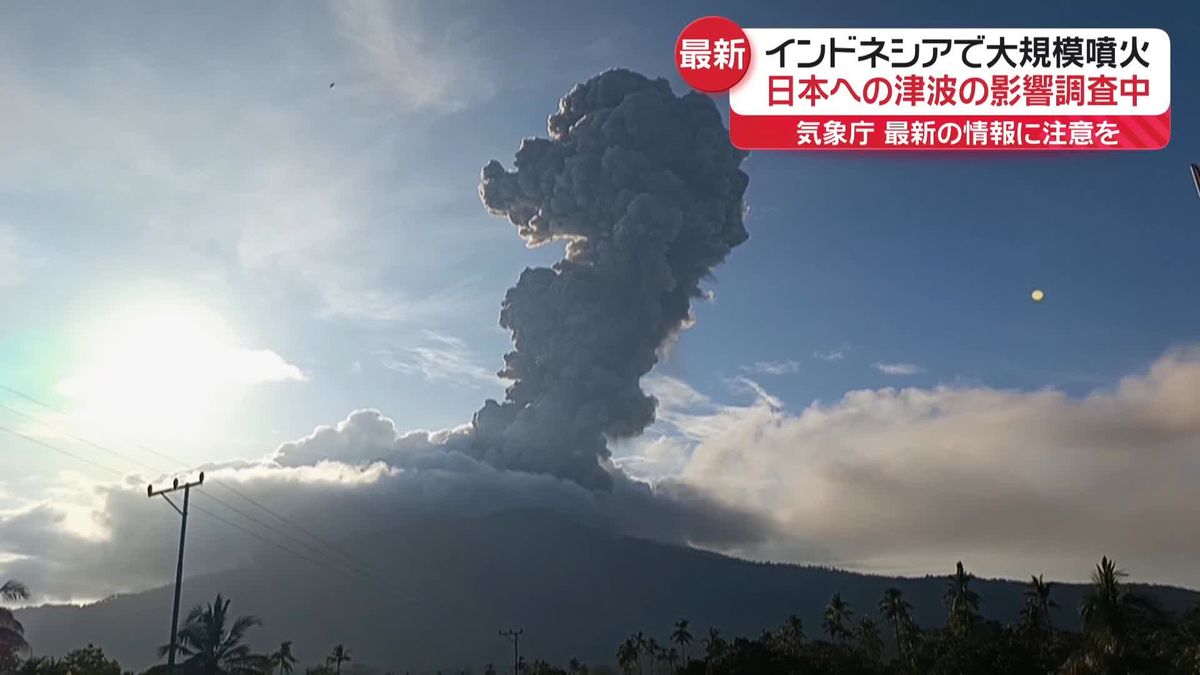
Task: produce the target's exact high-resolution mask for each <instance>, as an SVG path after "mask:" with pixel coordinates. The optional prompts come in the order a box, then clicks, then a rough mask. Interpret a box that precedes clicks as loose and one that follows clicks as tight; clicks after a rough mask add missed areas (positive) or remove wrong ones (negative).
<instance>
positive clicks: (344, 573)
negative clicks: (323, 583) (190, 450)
mask: <svg viewBox="0 0 1200 675" xmlns="http://www.w3.org/2000/svg"><path fill="white" fill-rule="evenodd" d="M0 389H3V390H5V391H9V392H10V393H13V394H15V395H17V396H19V397H21V398H23V399H26V400H28V401H31V402H34V403H37V404H38V405H41V406H44V407H47V408H49V409H50V410H52V411H54V410H55V409H54V408H53V407H52V406H49V405H48V404H45V403H42V402H41V401H38V400H37V399H35V398H33V397H30V396H28V395H25V394H23V393H21V392H19V391H17V390H14V389H12V388H11V387H7V386H5V385H3V384H0ZM0 406H2V407H3V408H4V409H6V410H9V411H11V412H17V414H18V415H20V416H22V417H24V418H26V419H30V420H32V421H34V422H35V423H37V424H39V425H40V426H42V427H44V428H47V429H49V428H50V427H49V426H48V425H47V424H46V423H44V422H42V421H40V420H37V419H36V418H32V417H30V416H29V415H26V414H24V413H21V412H19V411H13V409H12V408H9V407H8V406H4V405H3V404H0ZM56 412H61V411H56ZM0 431H3V432H5V433H8V434H11V435H13V436H16V437H18V438H22V439H24V440H26V441H28V442H30V443H33V444H35V445H38V446H40V447H43V448H46V449H48V450H52V451H54V452H57V453H60V454H62V455H65V456H67V457H70V458H71V459H74V460H76V461H79V462H82V463H85V464H88V465H91V466H94V467H96V468H98V469H101V470H103V471H106V472H108V473H110V474H113V475H115V476H118V477H123V476H125V475H126V474H125V472H123V471H120V470H118V469H115V468H113V467H110V466H107V465H105V464H101V463H99V462H96V461H93V460H91V459H88V458H87V457H83V456H81V455H79V454H76V453H73V452H70V451H68V450H66V449H64V448H61V447H59V446H57V445H55V444H53V443H48V442H45V441H42V440H39V439H37V438H35V437H32V436H29V435H27V434H24V433H21V432H19V431H16V430H14V429H10V428H8V427H6V426H2V425H0ZM68 436H70V435H69V434H68ZM77 440H79V441H80V442H83V443H86V444H88V445H91V446H92V447H94V448H96V449H98V450H101V451H104V452H108V453H110V454H113V455H116V456H119V457H123V458H124V457H125V456H124V455H122V454H121V453H118V452H116V451H114V450H112V449H110V448H107V447H106V446H104V445H101V444H99V443H95V442H92V441H89V440H87V439H82V438H77ZM150 452H151V453H152V454H156V455H159V456H161V457H164V458H167V459H170V460H171V461H173V462H176V463H178V464H184V463H183V462H181V461H180V460H178V459H175V458H171V457H170V456H168V455H165V454H162V453H159V452H155V451H150ZM127 459H128V460H129V461H132V462H134V463H137V464H140V465H142V466H145V467H148V468H152V469H153V470H155V471H161V469H157V468H153V467H150V465H148V464H145V463H144V462H140V461H138V460H135V459H132V458H127ZM222 486H223V487H226V488H228V489H230V490H232V491H233V492H234V493H235V494H239V495H240V496H242V497H243V498H244V499H247V500H249V501H251V502H252V503H255V504H258V503H257V502H256V501H255V500H253V499H251V498H249V497H248V496H246V495H242V494H241V493H239V492H238V491H237V490H234V489H233V488H231V487H230V486H228V485H225V484H222ZM198 494H201V493H198ZM204 497H205V498H206V499H211V500H213V501H215V502H217V503H218V504H221V505H222V506H224V507H225V508H227V509H230V510H231V511H234V512H235V513H238V514H240V515H242V516H243V517H244V518H247V519H248V520H251V521H252V522H256V523H258V524H260V525H262V526H264V527H268V528H270V529H272V530H273V531H275V532H278V533H280V534H282V535H284V536H288V537H289V538H290V539H292V540H295V541H299V540H297V539H296V538H295V537H291V536H290V535H287V534H286V533H284V532H282V531H280V530H278V528H273V527H271V526H269V525H266V524H265V523H262V521H260V520H258V519H256V518H253V517H252V516H248V515H247V514H246V513H245V512H244V511H241V510H240V509H237V508H236V507H233V506H231V505H230V504H229V503H228V502H226V501H224V500H222V499H219V498H217V497H215V496H214V495H212V494H210V493H205V494H204ZM258 505H259V507H260V508H263V509H264V510H267V511H268V512H270V513H272V514H273V515H274V516H275V517H277V518H279V519H280V520H282V521H283V522H286V523H288V524H289V525H291V526H292V527H296V528H297V529H301V530H303V528H301V527H300V526H299V525H296V524H295V523H292V522H291V521H290V520H288V519H286V518H284V517H283V516H282V515H279V514H278V513H275V512H274V511H272V510H270V509H269V508H268V507H266V506H264V505H261V504H258ZM191 508H192V509H194V510H196V511H199V512H200V513H203V514H205V515H207V516H208V517H210V518H212V519H213V520H216V521H217V522H219V523H222V524H224V525H226V526H227V527H230V528H232V529H235V530H237V531H239V532H242V533H243V534H245V535H247V536H249V537H252V538H254V539H256V540H258V541H260V542H262V543H264V544H267V545H269V546H271V547H273V548H276V549H278V550H280V551H282V552H284V553H287V554H288V555H289V556H290V557H293V558H298V559H300V560H303V561H305V562H307V563H309V564H311V565H313V566H315V567H318V568H321V569H323V570H326V571H329V572H332V573H334V574H336V575H338V576H341V577H343V578H344V579H345V580H346V581H350V582H353V583H370V584H371V585H372V586H374V587H376V588H377V589H378V590H380V591H382V592H384V593H386V594H388V595H390V596H392V597H394V598H396V599H397V600H400V601H402V602H408V603H412V601H413V598H411V597H405V596H404V595H401V594H400V593H398V592H396V591H395V590H393V589H391V588H389V587H388V586H387V585H386V583H385V582H384V580H382V579H381V578H379V577H377V576H376V575H374V574H372V573H370V572H368V571H364V570H362V569H359V568H356V567H347V566H345V565H344V564H342V563H340V562H338V561H336V560H334V561H333V564H329V563H327V562H325V561H323V560H322V559H318V558H313V557H310V556H308V555H305V554H304V553H302V552H300V551H296V550H294V549H292V548H290V547H288V546H286V545H284V544H281V543H279V542H278V541H275V540H273V539H270V538H268V537H264V536H262V535H261V534H259V533H258V532H255V531H253V530H250V529H248V528H245V527H242V526H241V525H239V524H237V523H235V522H233V521H232V520H229V519H227V518H225V517H222V516H220V515H218V514H216V513H214V512H212V511H210V510H209V509H205V508H203V507H202V506H200V505H192V506H191ZM300 543H302V544H303V543H304V542H300ZM306 545H307V544H306ZM308 546H310V548H311V545H308ZM313 550H315V551H317V552H318V553H320V552H321V551H319V550H318V549H315V548H313ZM326 555H327V554H326ZM345 555H348V554H345ZM351 559H352V560H356V559H353V558H351ZM360 564H362V565H364V566H367V565H366V563H361V562H360ZM367 567H368V568H369V566H367ZM350 573H354V574H356V575H358V576H357V578H356V577H355V576H353V575H352V574H350ZM426 609H427V610H429V609H435V610H437V611H438V612H440V613H442V615H443V616H445V617H447V618H454V617H452V616H451V614H450V613H449V612H448V611H447V610H445V609H444V608H441V607H438V606H436V605H434V606H427V607H426ZM518 639H519V638H518Z"/></svg>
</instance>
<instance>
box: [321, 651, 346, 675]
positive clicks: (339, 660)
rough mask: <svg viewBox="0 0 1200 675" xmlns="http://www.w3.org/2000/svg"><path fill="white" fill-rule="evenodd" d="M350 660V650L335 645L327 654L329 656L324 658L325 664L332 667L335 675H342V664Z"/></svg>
mask: <svg viewBox="0 0 1200 675" xmlns="http://www.w3.org/2000/svg"><path fill="white" fill-rule="evenodd" d="M349 660H350V650H349V649H346V647H345V646H344V645H340V644H339V645H337V646H335V647H334V648H333V651H332V652H329V656H326V657H325V664H326V665H329V666H333V672H335V673H337V675H342V664H343V663H345V662H347V661H349Z"/></svg>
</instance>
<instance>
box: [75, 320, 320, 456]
mask: <svg viewBox="0 0 1200 675" xmlns="http://www.w3.org/2000/svg"><path fill="white" fill-rule="evenodd" d="M303 377H304V376H303V374H302V373H301V372H300V370H299V369H298V368H296V367H295V366H292V365H291V364H288V363H287V362H286V361H284V360H283V359H282V358H281V357H280V356H279V355H278V354H276V353H274V352H272V351H269V350H251V349H246V348H245V347H243V346H241V345H240V344H239V342H238V340H237V337H236V335H235V334H234V331H233V330H232V328H231V327H230V326H229V324H228V323H227V322H226V321H225V320H223V319H222V318H221V316H220V315H218V314H217V313H215V312H213V311H212V310H210V309H208V308H206V307H204V306H201V305H196V304H190V303H186V302H181V301H175V300H156V301H152V302H144V303H140V304H137V305H134V306H130V307H127V308H125V309H123V310H120V311H118V312H116V313H114V314H112V315H110V316H108V317H106V318H104V319H103V320H102V321H100V322H98V323H96V324H95V325H93V326H92V327H90V328H88V329H87V330H86V331H85V332H84V336H83V347H82V359H81V365H80V367H79V368H78V369H77V370H76V371H75V372H74V373H72V374H71V375H69V376H67V377H66V378H64V379H63V380H61V381H60V382H59V383H58V386H57V388H56V389H57V391H58V393H59V394H61V395H63V396H65V397H67V398H68V399H70V400H72V401H73V402H74V403H75V406H76V407H75V409H74V411H73V413H72V415H71V416H72V417H73V418H74V421H75V422H76V423H77V424H78V425H80V426H81V427H83V428H84V429H85V430H87V431H90V432H95V433H101V434H103V435H104V436H105V437H108V438H112V437H121V438H126V439H139V440H142V441H157V440H173V439H189V440H203V439H204V438H206V437H209V436H211V435H212V434H213V433H215V432H216V430H217V428H218V427H219V426H220V423H221V422H223V420H224V418H225V417H226V416H227V413H228V412H230V408H231V406H232V405H233V404H234V403H235V402H236V399H237V398H238V397H239V395H240V394H241V393H242V391H241V390H242V389H243V388H245V387H246V386H247V385H250V384H254V383H257V382H264V381H278V380H296V379H303Z"/></svg>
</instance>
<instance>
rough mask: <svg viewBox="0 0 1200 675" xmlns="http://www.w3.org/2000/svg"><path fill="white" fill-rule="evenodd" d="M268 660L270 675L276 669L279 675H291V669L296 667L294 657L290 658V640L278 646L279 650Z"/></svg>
mask: <svg viewBox="0 0 1200 675" xmlns="http://www.w3.org/2000/svg"><path fill="white" fill-rule="evenodd" d="M268 658H269V659H270V667H271V672H272V673H274V672H275V669H276V668H278V669H279V673H280V675H292V668H293V667H295V665H296V657H295V656H292V641H291V640H288V641H287V642H284V643H282V644H280V645H279V649H278V650H276V651H275V653H273V654H271V656H269V657H268Z"/></svg>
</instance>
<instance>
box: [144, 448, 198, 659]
mask: <svg viewBox="0 0 1200 675" xmlns="http://www.w3.org/2000/svg"><path fill="white" fill-rule="evenodd" d="M203 484H204V472H203V471H201V472H200V479H199V480H197V481H195V482H194V483H184V484H182V485H180V484H179V479H178V478H176V479H175V480H174V481H173V482H172V483H171V487H169V488H163V489H161V490H155V489H154V484H153V483H152V484H150V485H147V486H146V496H147V497H149V498H150V499H154V498H155V497H157V496H159V495H161V496H162V498H163V499H165V500H167V503H168V504H170V505H171V508H173V509H175V511H176V512H178V513H179V515H180V517H181V520H180V523H179V560H178V562H177V563H176V564H175V606H174V607H173V608H172V609H171V647H170V650H169V651H168V652H167V670H168V672H170V673H171V675H175V673H176V671H175V649H176V647H177V646H178V644H177V640H178V638H177V633H178V632H179V590H180V587H181V586H182V585H183V544H184V542H186V541H187V516H188V497H190V496H191V494H192V488H194V487H199V486H201V485H203ZM178 490H183V508H182V509H181V508H179V507H178V506H175V502H173V501H171V498H170V497H168V496H167V494H168V493H171V492H176V491H178Z"/></svg>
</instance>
